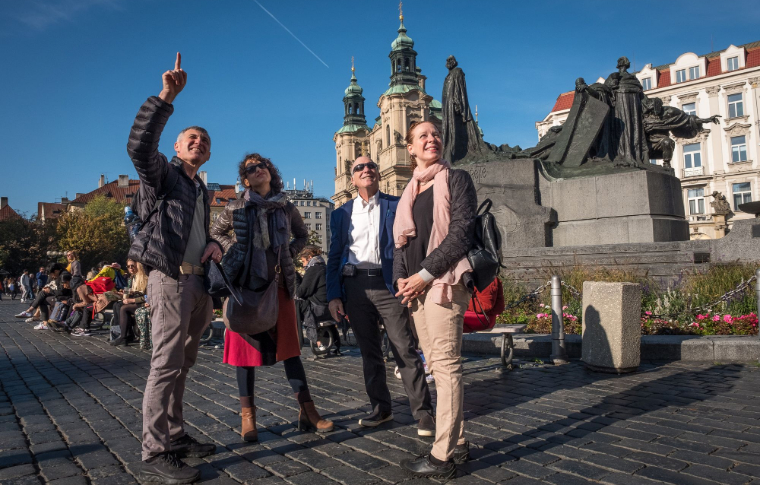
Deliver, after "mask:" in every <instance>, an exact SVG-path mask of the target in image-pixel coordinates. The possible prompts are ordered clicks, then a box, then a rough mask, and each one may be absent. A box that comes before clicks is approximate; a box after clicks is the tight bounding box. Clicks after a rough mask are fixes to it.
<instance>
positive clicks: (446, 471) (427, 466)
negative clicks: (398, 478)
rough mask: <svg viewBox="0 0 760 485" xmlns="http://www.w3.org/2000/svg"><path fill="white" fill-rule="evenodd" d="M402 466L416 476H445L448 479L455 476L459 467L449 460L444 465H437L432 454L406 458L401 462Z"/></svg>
mask: <svg viewBox="0 0 760 485" xmlns="http://www.w3.org/2000/svg"><path fill="white" fill-rule="evenodd" d="M401 468H403V469H404V470H406V471H407V472H408V473H409V474H411V475H414V476H415V477H430V478H443V479H444V480H447V479H449V478H454V476H455V475H456V474H457V467H456V465H454V463H453V462H451V461H447V462H446V463H444V464H443V465H435V464H433V463H432V462H431V461H430V455H424V456H421V457H419V458H417V459H415V460H404V461H402V462H401Z"/></svg>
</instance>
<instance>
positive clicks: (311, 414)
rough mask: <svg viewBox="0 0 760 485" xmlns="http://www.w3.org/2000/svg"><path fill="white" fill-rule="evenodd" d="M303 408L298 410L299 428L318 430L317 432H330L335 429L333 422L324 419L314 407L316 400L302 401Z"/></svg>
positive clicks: (302, 429)
mask: <svg viewBox="0 0 760 485" xmlns="http://www.w3.org/2000/svg"><path fill="white" fill-rule="evenodd" d="M300 405H301V410H300V411H299V412H298V430H299V431H316V432H317V433H329V432H330V431H332V430H333V422H332V421H330V420H328V419H322V417H321V416H320V415H319V413H318V412H317V410H316V408H315V407H314V401H307V402H302V403H300Z"/></svg>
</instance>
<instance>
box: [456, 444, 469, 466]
mask: <svg viewBox="0 0 760 485" xmlns="http://www.w3.org/2000/svg"><path fill="white" fill-rule="evenodd" d="M452 460H454V463H456V464H457V465H462V464H464V463H467V462H468V461H469V460H470V442H469V441H465V442H464V444H463V445H457V446H456V448H454V456H453V457H452Z"/></svg>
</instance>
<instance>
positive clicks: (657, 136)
mask: <svg viewBox="0 0 760 485" xmlns="http://www.w3.org/2000/svg"><path fill="white" fill-rule="evenodd" d="M642 106H643V109H644V131H645V133H646V137H647V146H648V149H649V156H650V157H651V158H662V160H663V162H664V165H665V166H666V167H670V161H671V160H672V159H673V148H675V146H676V143H675V142H674V141H673V140H672V139H671V138H670V134H671V133H672V134H673V136H675V137H676V138H694V137H695V136H697V135H698V134H699V133H700V132H701V131H702V125H703V124H704V123H718V118H720V115H715V116H711V117H709V118H697V117H696V116H695V115H689V114H686V113H684V112H683V111H681V110H680V109H678V108H674V107H672V106H663V103H662V100H661V99H659V98H648V97H646V96H644V99H643V101H642ZM715 193H716V194H717V193H718V192H715ZM713 196H714V194H713ZM721 197H722V196H721ZM716 200H717V199H716ZM724 200H725V197H724Z"/></svg>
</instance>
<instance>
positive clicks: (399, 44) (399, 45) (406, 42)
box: [391, 17, 414, 51]
mask: <svg viewBox="0 0 760 485" xmlns="http://www.w3.org/2000/svg"><path fill="white" fill-rule="evenodd" d="M412 47H414V41H413V40H412V38H411V37H409V36H408V35H406V27H404V19H403V17H402V18H401V25H400V26H399V28H398V37H396V40H394V41H393V42H392V43H391V50H392V51H400V50H402V49H411V48H412Z"/></svg>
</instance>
